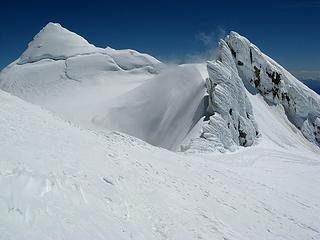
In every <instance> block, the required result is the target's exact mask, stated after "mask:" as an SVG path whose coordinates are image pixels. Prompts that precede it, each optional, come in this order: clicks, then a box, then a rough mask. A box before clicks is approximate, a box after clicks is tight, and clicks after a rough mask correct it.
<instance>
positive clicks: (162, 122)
mask: <svg viewBox="0 0 320 240" xmlns="http://www.w3.org/2000/svg"><path fill="white" fill-rule="evenodd" d="M204 95H205V85H204V81H203V79H202V77H201V75H200V73H199V71H198V70H197V69H196V68H195V67H193V66H177V67H172V68H171V69H167V70H166V71H164V72H162V73H161V74H159V75H158V76H156V77H154V78H152V79H150V80H149V81H147V82H146V83H144V84H141V85H140V86H138V87H137V88H135V89H133V90H131V91H130V92H128V93H125V94H124V95H121V96H119V97H118V98H117V99H115V100H114V101H113V103H114V105H113V106H111V107H110V109H109V110H108V111H107V114H103V115H102V117H96V119H95V123H96V124H98V125H102V126H104V127H105V128H108V129H116V130H119V131H123V132H126V133H128V134H131V135H133V136H136V137H139V138H140V139H143V140H145V141H147V142H149V143H151V144H153V145H156V146H161V147H165V148H168V149H173V150H176V149H177V148H178V147H179V145H180V143H181V142H182V141H183V139H184V138H185V137H186V135H187V134H188V133H189V131H191V129H192V128H193V127H194V126H195V125H196V123H197V122H198V121H199V120H200V119H201V118H202V116H204V114H205V105H204V101H203V97H204Z"/></svg>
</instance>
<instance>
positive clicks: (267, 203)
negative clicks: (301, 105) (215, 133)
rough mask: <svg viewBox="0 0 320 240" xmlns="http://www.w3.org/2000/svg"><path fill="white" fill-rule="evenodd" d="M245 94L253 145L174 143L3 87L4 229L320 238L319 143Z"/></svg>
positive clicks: (9, 233)
mask: <svg viewBox="0 0 320 240" xmlns="http://www.w3.org/2000/svg"><path fill="white" fill-rule="evenodd" d="M249 96H250V100H252V102H254V104H253V111H254V113H255V116H256V120H257V122H258V124H260V123H262V122H264V117H265V114H266V111H268V113H270V116H271V118H270V121H268V125H267V126H266V127H265V128H264V127H262V128H261V132H262V137H261V138H260V141H261V143H260V144H258V145H256V146H253V147H250V148H243V149H241V150H240V151H237V152H235V153H232V154H231V153H229V154H212V153H210V154H191V153H184V154H181V153H180V154H178V153H174V152H170V151H167V150H164V149H161V148H156V147H153V146H151V145H149V144H147V143H144V142H142V141H141V140H138V139H136V138H134V137H130V136H128V135H125V134H120V133H115V132H114V133H108V134H103V133H102V132H94V131H90V130H86V129H82V128H79V127H77V126H75V125H73V124H72V123H68V122H65V121H64V120H61V119H59V118H57V117H55V116H53V115H52V114H51V113H48V112H46V111H44V110H43V109H41V108H39V107H37V106H33V105H31V104H29V103H26V102H24V101H22V100H20V99H18V98H16V97H14V96H11V95H9V94H8V93H4V92H2V91H1V92H0V104H1V108H0V132H1V135H0V143H1V144H0V150H1V153H2V154H1V158H0V187H1V193H0V216H1V217H0V238H1V239H16V240H17V239H26V238H28V239H60V238H65V239H88V238H90V239H139V240H141V239H199V238H200V239H230V240H236V239H237V240H238V239H272V240H274V239H312V238H313V239H317V238H318V237H319V232H320V225H319V222H320V221H319V220H320V219H319V216H320V207H319V206H320V204H319V199H320V195H319V191H315V189H317V186H318V185H319V184H320V181H319V178H318V175H319V170H320V169H319V167H320V162H319V158H318V156H319V149H318V148H316V147H315V146H313V145H312V144H311V143H310V142H308V141H307V140H306V139H305V138H304V137H303V136H302V135H301V133H300V131H298V130H297V129H296V128H295V127H294V126H293V125H287V123H288V122H287V120H286V119H285V114H284V113H283V112H281V110H280V109H278V108H275V107H272V108H271V107H270V106H269V105H267V104H266V103H265V102H264V100H263V99H262V98H261V97H260V96H259V95H255V96H254V95H249ZM253 100H255V101H253ZM270 126H273V127H274V128H273V130H272V131H270V129H269V127H270ZM279 130H281V131H280V132H279ZM267 133H268V135H266V134H267ZM277 139H278V140H279V141H280V142H281V144H278V142H277ZM302 143H303V144H302Z"/></svg>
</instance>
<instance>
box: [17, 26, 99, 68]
mask: <svg viewBox="0 0 320 240" xmlns="http://www.w3.org/2000/svg"><path fill="white" fill-rule="evenodd" d="M95 51H96V47H95V46H93V45H92V44H90V43H88V41H87V40H85V39H84V38H83V37H81V36H79V35H77V34H75V33H73V32H71V31H69V30H68V29H66V28H64V27H62V26H61V25H60V24H58V23H52V22H49V23H48V24H47V25H46V26H45V27H44V28H43V29H42V30H41V31H40V32H39V33H38V34H37V35H36V36H35V37H34V38H33V40H32V41H31V42H30V43H29V44H28V48H27V49H26V50H25V52H24V53H23V54H22V55H21V57H20V60H19V62H18V63H19V64H24V63H30V62H36V61H39V60H42V59H53V60H61V59H66V58H68V57H70V56H73V55H77V54H83V53H90V52H95Z"/></svg>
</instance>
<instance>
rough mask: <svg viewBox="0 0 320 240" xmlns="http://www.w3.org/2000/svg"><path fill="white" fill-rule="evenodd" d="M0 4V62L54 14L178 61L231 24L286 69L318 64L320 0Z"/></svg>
mask: <svg viewBox="0 0 320 240" xmlns="http://www.w3.org/2000/svg"><path fill="white" fill-rule="evenodd" d="M0 7H1V14H0V27H1V34H0V68H3V67H4V66H5V65H7V64H9V63H10V62H12V61H13V60H15V59H16V58H18V57H19V56H20V55H21V53H22V52H23V51H24V50H25V48H26V46H27V44H28V42H29V41H30V40H31V39H32V37H33V36H34V35H35V34H36V33H38V32H39V30H40V29H41V28H42V27H43V26H45V25H46V24H47V23H48V22H50V21H51V22H58V23H60V24H61V25H62V26H64V27H66V28H68V29H69V30H71V31H73V32H76V33H78V34H79V35H81V36H83V37H84V38H86V39H87V40H88V41H89V42H90V43H93V44H94V45H96V46H99V47H106V46H110V47H113V48H116V49H121V48H132V49H135V50H138V51H142V52H147V53H149V54H151V55H153V56H155V57H157V58H159V59H160V60H165V61H173V62H186V61H187V62H188V61H195V60H197V59H201V58H206V57H208V56H210V54H211V52H212V49H214V48H215V47H216V43H217V41H218V38H220V37H222V36H223V35H224V34H225V33H227V32H229V31H230V30H234V31H237V32H239V33H240V34H242V35H244V36H246V37H247V38H249V39H250V40H251V41H252V42H253V43H255V44H256V45H257V46H258V47H259V48H260V49H261V50H263V51H264V52H265V53H266V54H268V55H269V56H271V57H272V58H274V59H275V60H276V61H278V62H279V63H280V64H282V65H283V66H284V67H286V68H288V69H289V70H293V71H299V70H304V71H311V70H313V71H317V70H320V0H307V1H303V0H300V1H299V0H284V1H281V0H278V1H275V0H269V1H262V0H261V1H260V0H256V1H245V0H238V1H236V0H234V1H231V0H230V1H223V0H220V1H214V0H211V1H209V0H208V1H201V0H196V1H188V0H184V1H180V0H176V1H175V0H171V1H167V0H162V1H151V0H149V1H138V0H136V1H126V0H113V1H96V0H91V1H81V0H78V1H73V0H64V1H61V0H51V1H46V0H42V1H32V0H30V1H19V0H1V5H0Z"/></svg>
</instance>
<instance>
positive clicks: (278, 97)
mask: <svg viewBox="0 0 320 240" xmlns="http://www.w3.org/2000/svg"><path fill="white" fill-rule="evenodd" d="M226 42H227V43H228V45H229V48H230V49H231V51H232V54H233V57H234V61H235V62H236V66H237V68H238V72H239V75H240V77H241V78H242V80H243V81H244V83H245V85H246V86H247V88H248V89H249V90H250V91H251V92H258V93H259V94H261V95H262V96H264V98H265V99H266V101H268V102H269V103H272V104H281V105H282V106H283V107H284V109H285V111H286V113H287V116H288V118H289V119H290V121H291V122H292V123H293V124H294V125H295V126H297V127H298V128H299V129H301V131H302V133H303V134H304V136H305V137H306V138H307V139H308V140H309V141H311V142H314V143H315V144H318V145H319V146H320V97H319V95H318V94H316V93H315V92H313V91H312V90H311V89H310V88H308V87H307V86H305V85H304V84H303V83H301V82H300V81H299V80H298V79H296V78H295V77H294V76H292V75H291V74H290V73H289V72H288V71H286V70H285V69H284V68H283V67H282V66H280V65H279V64H278V63H276V62H275V61H274V60H272V59H271V58H270V57H268V56H266V55H265V54H263V53H262V52H261V51H260V50H259V49H258V48H257V47H256V46H255V45H253V44H252V43H250V42H249V40H248V39H246V38H245V37H242V36H240V35H239V34H238V33H236V32H231V33H230V34H229V35H228V36H227V37H226ZM250 85H251V86H250Z"/></svg>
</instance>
